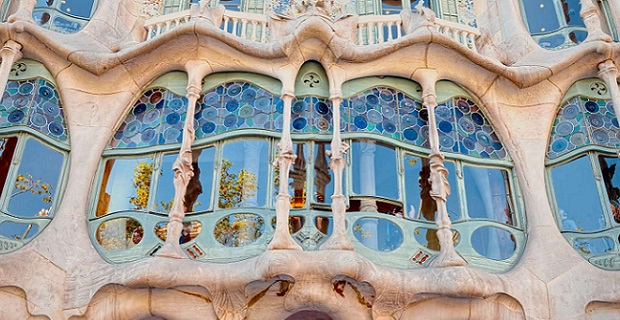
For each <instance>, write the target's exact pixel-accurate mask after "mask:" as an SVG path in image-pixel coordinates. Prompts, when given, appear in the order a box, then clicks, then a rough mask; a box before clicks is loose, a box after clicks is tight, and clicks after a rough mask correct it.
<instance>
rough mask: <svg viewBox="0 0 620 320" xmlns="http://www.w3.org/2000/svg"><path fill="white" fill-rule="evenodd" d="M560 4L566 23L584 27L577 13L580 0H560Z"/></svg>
mask: <svg viewBox="0 0 620 320" xmlns="http://www.w3.org/2000/svg"><path fill="white" fill-rule="evenodd" d="M562 4H563V6H562V9H563V12H564V19H565V20H566V24H567V25H569V26H575V27H585V25H584V24H583V19H581V16H580V15H579V13H580V11H581V3H580V0H562Z"/></svg>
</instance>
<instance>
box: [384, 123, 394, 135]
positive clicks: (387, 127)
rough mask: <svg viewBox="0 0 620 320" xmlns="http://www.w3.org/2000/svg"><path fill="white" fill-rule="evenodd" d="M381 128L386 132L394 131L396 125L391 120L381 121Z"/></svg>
mask: <svg viewBox="0 0 620 320" xmlns="http://www.w3.org/2000/svg"><path fill="white" fill-rule="evenodd" d="M383 130H385V132H387V133H394V132H396V125H394V123H393V122H391V121H383Z"/></svg>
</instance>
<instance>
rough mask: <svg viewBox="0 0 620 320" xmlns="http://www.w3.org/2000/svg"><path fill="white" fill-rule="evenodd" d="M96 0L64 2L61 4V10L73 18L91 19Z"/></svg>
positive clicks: (67, 0) (68, 0) (69, 0)
mask: <svg viewBox="0 0 620 320" xmlns="http://www.w3.org/2000/svg"><path fill="white" fill-rule="evenodd" d="M93 2H94V0H63V1H61V2H60V10H62V11H63V12H66V13H68V14H70V15H72V16H76V17H80V18H84V19H90V12H91V10H92V9H93Z"/></svg>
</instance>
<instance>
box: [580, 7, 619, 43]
mask: <svg viewBox="0 0 620 320" xmlns="http://www.w3.org/2000/svg"><path fill="white" fill-rule="evenodd" d="M592 1H593V0H581V11H580V12H579V15H580V16H581V18H582V19H583V23H584V24H585V25H586V29H588V37H587V38H586V40H585V41H584V42H587V41H596V40H598V41H606V42H611V41H612V40H611V37H610V36H609V35H608V34H606V33H605V32H603V29H602V28H601V12H600V11H599V10H598V8H597V5H595V4H594V3H593V2H592ZM594 1H596V0H594Z"/></svg>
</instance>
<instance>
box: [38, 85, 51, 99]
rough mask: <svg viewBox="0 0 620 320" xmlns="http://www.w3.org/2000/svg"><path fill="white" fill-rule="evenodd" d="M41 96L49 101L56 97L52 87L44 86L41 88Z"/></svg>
mask: <svg viewBox="0 0 620 320" xmlns="http://www.w3.org/2000/svg"><path fill="white" fill-rule="evenodd" d="M39 95H41V96H42V97H43V98H44V99H49V98H51V97H52V96H53V95H54V92H53V91H52V89H51V88H50V87H46V86H42V87H40V88H39Z"/></svg>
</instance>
